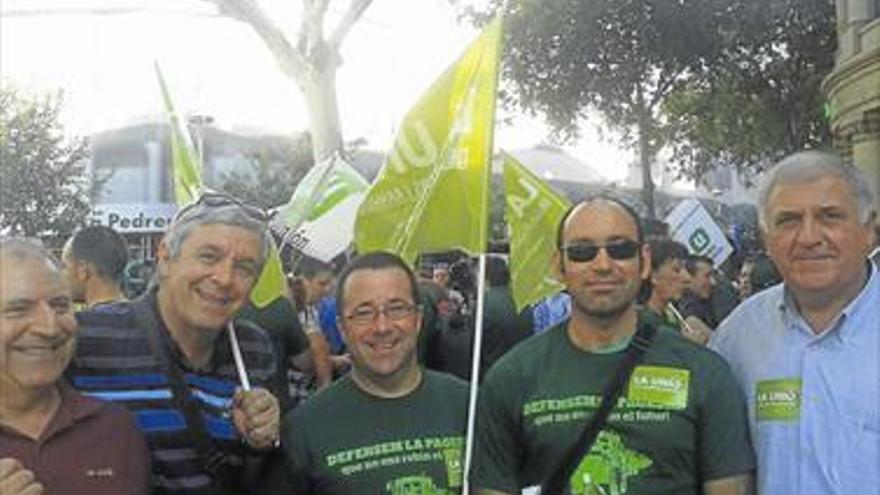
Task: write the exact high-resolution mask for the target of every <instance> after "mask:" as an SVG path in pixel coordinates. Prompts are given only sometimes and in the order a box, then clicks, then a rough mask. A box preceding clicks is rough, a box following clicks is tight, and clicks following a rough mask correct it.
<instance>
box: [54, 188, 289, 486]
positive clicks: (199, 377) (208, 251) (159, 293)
mask: <svg viewBox="0 0 880 495" xmlns="http://www.w3.org/2000/svg"><path fill="white" fill-rule="evenodd" d="M268 235H269V234H268V232H267V230H266V228H265V218H264V216H263V214H262V212H261V211H259V210H256V209H253V208H250V207H248V206H246V205H243V204H241V203H239V202H238V201H236V200H235V199H233V198H230V197H228V196H224V195H219V194H206V195H203V196H202V197H201V198H199V200H198V201H196V202H195V203H193V204H191V205H190V206H188V207H186V208H184V209H182V210H181V211H180V212H179V213H178V214H177V216H176V217H175V220H174V222H172V224H171V225H170V226H169V228H168V231H167V232H166V234H165V237H164V239H163V240H162V242H161V244H160V245H159V248H158V252H157V279H156V283H155V284H154V287H152V288H151V289H150V290H148V291H147V293H146V294H145V295H144V296H143V297H141V298H140V299H138V300H135V301H131V302H119V303H115V304H110V305H103V306H101V307H98V308H95V309H93V310H89V311H85V312H83V313H80V314H79V315H78V318H79V322H80V334H79V335H80V341H79V347H78V349H77V353H76V356H75V359H74V364H73V367H72V369H71V370H70V374H71V375H72V379H73V383H74V386H75V387H76V388H78V389H79V390H81V391H83V392H84V393H85V394H87V395H91V396H94V397H98V398H102V399H106V400H111V401H114V402H118V403H121V404H125V405H126V406H127V407H129V408H130V409H131V410H132V412H134V414H135V416H136V418H137V421H138V423H139V426H140V427H141V429H142V430H143V431H144V433H145V435H146V437H147V441H148V443H149V447H150V452H151V461H152V474H153V476H152V490H153V493H155V494H174V495H208V494H212V495H213V494H239V493H248V490H252V489H253V488H252V487H242V486H241V485H242V484H245V483H243V479H244V478H243V477H244V472H245V471H249V469H250V468H251V467H256V466H259V465H260V464H261V461H264V460H266V459H267V458H268V454H270V453H271V452H272V451H273V449H274V448H275V446H276V445H277V441H278V423H279V407H278V400H277V399H276V396H275V395H273V394H272V393H270V392H269V391H268V390H267V389H266V388H264V387H265V386H266V384H269V383H271V381H270V378H271V377H272V375H273V373H275V368H276V360H275V355H274V353H273V350H272V347H271V344H270V340H269V338H268V337H267V335H266V334H265V333H264V332H263V331H262V330H260V329H259V328H256V327H252V326H245V325H239V326H237V327H236V328H235V334H236V335H237V337H238V343H239V347H240V349H241V354H242V357H243V361H244V367H245V368H246V370H247V377H248V378H249V381H250V384H251V385H252V386H253V388H252V389H250V390H244V388H247V387H244V388H243V387H241V386H240V385H241V378H242V377H240V376H239V374H238V372H237V369H236V365H235V361H234V358H233V352H232V344H231V342H230V339H228V338H227V332H226V331H225V329H226V327H227V324H228V323H229V322H230V321H231V320H232V318H233V316H234V315H235V313H236V312H237V311H238V310H239V309H240V308H241V307H242V306H243V305H244V303H245V302H246V300H247V298H248V295H249V293H250V291H251V288H252V287H253V285H254V283H255V282H256V280H257V278H258V276H259V274H260V271H261V268H262V266H263V262H264V260H265V259H266V257H267V254H268V251H269V245H270V244H269V242H270V240H269V237H268ZM175 384H177V386H175ZM107 441H108V442H112V441H113V439H111V438H108V439H107ZM242 466H244V467H242ZM261 493H262V492H261Z"/></svg>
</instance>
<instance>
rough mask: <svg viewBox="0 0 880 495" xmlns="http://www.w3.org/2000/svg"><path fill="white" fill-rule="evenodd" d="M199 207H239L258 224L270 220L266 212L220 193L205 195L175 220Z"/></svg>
mask: <svg viewBox="0 0 880 495" xmlns="http://www.w3.org/2000/svg"><path fill="white" fill-rule="evenodd" d="M197 206H207V207H209V208H221V207H224V206H237V207H239V208H241V209H242V210H243V211H244V212H245V213H246V214H247V215H248V216H249V217H251V218H253V219H254V220H257V221H258V222H262V223H265V222H267V221H268V220H269V216H268V215H267V214H266V212H265V211H263V210H261V209H260V208H257V207H256V206H251V205H249V204H245V203H242V202H241V201H240V200H239V199H238V198H235V197H232V196H230V195H228V194H223V193H218V192H206V193H203V194H202V195H201V196H199V197H198V199H196V200H195V201H193V202H192V203H190V204H188V205H186V206H184V207H183V208H182V209H181V210H179V211H178V212H177V215H175V216H174V219H175V220H177V219H178V218H181V217H183V215H185V214H186V212H188V211H190V210H192V209H194V208H196V207H197Z"/></svg>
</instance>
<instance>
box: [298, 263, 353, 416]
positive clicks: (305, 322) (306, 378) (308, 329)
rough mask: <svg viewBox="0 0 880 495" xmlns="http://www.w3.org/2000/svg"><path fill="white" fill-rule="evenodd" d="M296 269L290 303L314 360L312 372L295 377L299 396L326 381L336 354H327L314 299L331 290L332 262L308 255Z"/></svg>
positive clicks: (328, 352)
mask: <svg viewBox="0 0 880 495" xmlns="http://www.w3.org/2000/svg"><path fill="white" fill-rule="evenodd" d="M296 271H297V274H298V275H297V276H296V277H295V278H294V279H293V281H292V283H291V294H292V296H293V304H294V306H295V307H296V310H297V314H298V316H299V321H300V322H301V323H302V327H303V330H304V331H305V333H306V336H307V337H308V339H309V343H310V347H311V349H312V358H313V360H314V367H313V370H312V372H309V373H305V374H304V375H303V376H298V377H297V378H295V381H296V382H297V383H298V385H297V386H298V388H299V389H300V390H299V392H300V395H301V397H300V399H303V398H305V397H306V396H308V395H309V394H311V393H312V392H314V391H315V390H317V389H321V388H324V387H326V386H327V385H330V383H331V382H332V381H333V369H334V366H337V364H336V363H337V358H336V357H332V356H331V355H330V346H329V344H328V343H327V338H326V337H324V332H323V331H322V330H321V322H320V318H319V316H318V303H319V302H320V301H321V299H323V298H325V297H327V296H328V295H329V294H330V292H331V291H332V290H333V279H334V276H333V267H332V266H330V265H328V264H326V263H323V262H321V261H319V260H316V259H314V258H309V257H305V258H303V259H301V260H300V261H299V263H298V264H297V267H296ZM339 359H342V358H339ZM345 364H347V362H346V363H342V362H341V361H339V362H338V366H340V367H342V366H344V365H345ZM301 371H305V370H301Z"/></svg>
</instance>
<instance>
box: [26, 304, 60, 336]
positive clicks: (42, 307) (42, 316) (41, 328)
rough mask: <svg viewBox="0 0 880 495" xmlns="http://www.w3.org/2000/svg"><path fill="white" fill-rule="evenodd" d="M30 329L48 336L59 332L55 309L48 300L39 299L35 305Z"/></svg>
mask: <svg viewBox="0 0 880 495" xmlns="http://www.w3.org/2000/svg"><path fill="white" fill-rule="evenodd" d="M31 329H32V331H33V332H34V333H38V334H40V335H44V336H49V337H52V336H55V335H58V334H60V333H61V323H60V322H59V321H58V313H57V310H56V309H55V308H53V307H52V305H51V304H49V302H48V301H40V303H39V304H38V305H37V307H36V309H35V315H34V321H33V324H32V325H31Z"/></svg>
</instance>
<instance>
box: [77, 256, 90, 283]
mask: <svg viewBox="0 0 880 495" xmlns="http://www.w3.org/2000/svg"><path fill="white" fill-rule="evenodd" d="M73 273H74V274H75V275H76V279H77V280H81V281H83V282H85V281H86V280H88V279H89V278H90V277H91V276H92V267H91V266H90V265H89V263H88V262H86V261H74V262H73Z"/></svg>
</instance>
